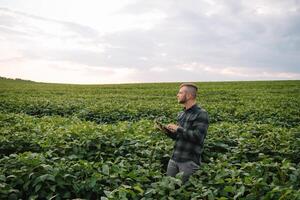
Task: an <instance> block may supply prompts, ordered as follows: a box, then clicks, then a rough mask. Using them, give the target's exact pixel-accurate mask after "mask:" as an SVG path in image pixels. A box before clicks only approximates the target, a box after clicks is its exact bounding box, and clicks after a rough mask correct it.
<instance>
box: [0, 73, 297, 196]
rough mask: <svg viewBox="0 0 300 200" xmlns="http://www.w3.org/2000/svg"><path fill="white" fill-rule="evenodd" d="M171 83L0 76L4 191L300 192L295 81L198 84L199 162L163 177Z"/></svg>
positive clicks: (171, 115) (0, 183) (173, 105)
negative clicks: (204, 118)
mask: <svg viewBox="0 0 300 200" xmlns="http://www.w3.org/2000/svg"><path fill="white" fill-rule="evenodd" d="M178 85H179V84H177V83H161V84H127V85H126V84H123V85H89V86H82V85H64V84H43V83H34V82H27V81H20V80H18V81H15V80H9V79H0V199H75V198H77V199H102V200H105V199H180V200H184V199H219V200H225V199H265V200H269V199H270V200H271V199H272V200H273V199H282V200H284V199H287V200H290V199H295V200H296V199H300V192H299V190H300V167H299V166H300V164H299V161H300V123H299V122H300V110H299V107H300V106H299V105H300V82H299V81H270V82H226V83H199V86H200V93H199V102H200V105H201V106H203V107H204V108H205V109H206V110H207V111H208V113H209V115H210V122H211V123H210V127H209V132H208V135H207V138H206V141H205V147H204V154H203V159H202V160H203V163H202V165H201V168H200V170H198V171H197V172H196V173H195V174H194V175H193V176H192V177H191V178H190V180H189V181H188V182H187V183H186V184H184V185H183V184H182V182H181V179H180V176H181V174H178V175H177V177H166V176H165V172H166V167H167V162H168V160H169V158H170V154H171V152H172V148H173V141H172V140H170V139H169V138H167V137H166V136H165V135H164V134H162V133H161V132H159V131H158V130H157V129H156V128H155V123H154V122H155V121H159V122H161V123H169V122H175V119H176V115H177V113H178V112H179V111H180V110H181V107H180V105H178V103H177V101H176V98H175V96H176V93H177V90H178Z"/></svg>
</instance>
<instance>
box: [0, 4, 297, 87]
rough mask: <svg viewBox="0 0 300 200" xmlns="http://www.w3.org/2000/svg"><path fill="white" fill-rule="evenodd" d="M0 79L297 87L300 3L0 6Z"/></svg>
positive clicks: (78, 82) (84, 82)
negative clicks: (268, 82)
mask: <svg viewBox="0 0 300 200" xmlns="http://www.w3.org/2000/svg"><path fill="white" fill-rule="evenodd" d="M0 76H2V77H8V78H21V79H26V80H33V81H38V82H52V83H77V84H103V83H140V82H201V81H239V80H300V0H284V1H282V0H260V1H258V0H252V1H249V0H239V1H236V0H185V1H179V0H164V1H162V0H151V1H150V0H149V1H145V0H121V1H117V0H110V1H104V0H26V1H25V0H0Z"/></svg>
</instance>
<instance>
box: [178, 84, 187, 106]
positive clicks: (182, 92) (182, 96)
mask: <svg viewBox="0 0 300 200" xmlns="http://www.w3.org/2000/svg"><path fill="white" fill-rule="evenodd" d="M177 100H178V103H182V104H184V103H185V102H186V101H187V92H186V89H185V86H183V87H181V88H180V89H179V91H178V93H177Z"/></svg>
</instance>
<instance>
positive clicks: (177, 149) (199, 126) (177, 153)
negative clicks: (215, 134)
mask: <svg viewBox="0 0 300 200" xmlns="http://www.w3.org/2000/svg"><path fill="white" fill-rule="evenodd" d="M177 121H178V125H179V128H178V129H177V131H176V133H167V135H168V136H169V137H171V138H172V139H173V140H175V145H174V150H173V155H172V159H173V160H175V161H177V162H185V161H194V162H195V163H197V164H200V163H201V153H202V152H203V143H204V139H205V137H206V134H207V129H208V124H209V119H208V114H207V112H206V111H205V110H204V109H202V108H200V107H199V106H198V105H197V104H195V105H193V106H192V107H191V108H189V109H187V110H184V111H182V112H180V113H179V114H178V117H177Z"/></svg>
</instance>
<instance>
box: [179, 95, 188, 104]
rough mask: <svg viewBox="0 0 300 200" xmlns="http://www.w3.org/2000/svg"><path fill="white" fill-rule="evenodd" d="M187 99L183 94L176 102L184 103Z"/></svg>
mask: <svg viewBox="0 0 300 200" xmlns="http://www.w3.org/2000/svg"><path fill="white" fill-rule="evenodd" d="M186 101H187V98H186V96H184V97H183V98H182V99H179V100H178V103H181V104H184V103H185V102H186Z"/></svg>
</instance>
